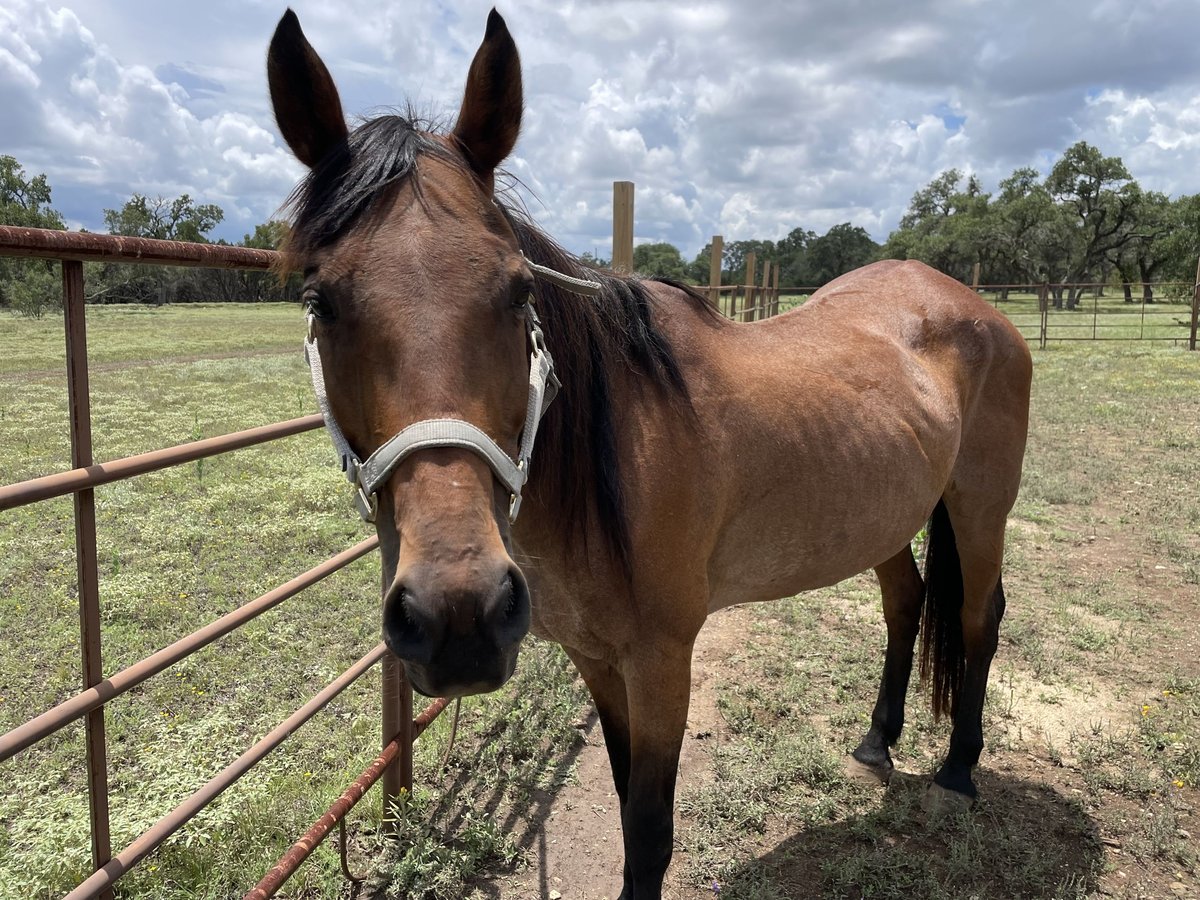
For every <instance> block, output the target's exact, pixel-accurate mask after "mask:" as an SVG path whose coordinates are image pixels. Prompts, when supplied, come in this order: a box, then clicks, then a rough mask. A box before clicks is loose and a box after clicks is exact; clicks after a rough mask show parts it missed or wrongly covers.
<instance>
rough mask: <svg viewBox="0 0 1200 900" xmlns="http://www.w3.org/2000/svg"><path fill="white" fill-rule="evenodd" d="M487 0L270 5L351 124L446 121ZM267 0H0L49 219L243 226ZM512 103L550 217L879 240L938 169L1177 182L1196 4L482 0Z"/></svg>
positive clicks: (15, 90)
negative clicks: (142, 198) (1059, 170)
mask: <svg viewBox="0 0 1200 900" xmlns="http://www.w3.org/2000/svg"><path fill="white" fill-rule="evenodd" d="M491 6H492V2H482V0H458V2H454V3H448V2H437V0H402V2H401V0H339V2H338V3H336V4H333V3H328V2H316V0H293V8H294V9H295V10H296V13H297V14H298V15H299V17H300V22H301V25H302V26H303V28H304V30H305V33H306V35H307V36H308V39H309V41H310V42H311V43H312V44H313V46H314V47H315V48H316V49H317V51H318V53H320V54H321V56H322V58H323V59H324V60H325V63H326V65H327V66H328V68H329V69H330V71H331V73H332V74H333V77H334V80H335V81H336V82H337V84H338V88H339V90H340V92H341V97H342V105H343V108H344V109H345V111H346V113H347V115H349V116H350V117H351V118H352V119H355V118H358V117H363V116H369V115H371V114H372V113H379V112H383V111H387V110H389V109H390V108H397V107H399V108H404V107H405V106H406V104H412V105H413V106H414V107H415V108H416V109H417V110H418V111H420V112H423V113H427V114H430V115H433V116H435V117H437V118H440V119H441V120H442V121H444V122H453V119H454V116H455V114H456V113H457V109H458V104H459V102H460V100H461V96H462V88H463V83H464V81H465V78H466V72H467V67H468V65H469V64H470V60H471V57H472V56H473V54H474V52H475V49H476V48H477V47H478V45H479V41H480V40H481V39H482V37H483V30H484V24H485V22H486V19H487V13H488V10H489V9H490V8H491ZM284 9H285V4H284V2H282V0H273V2H269V3H265V2H261V0H236V2H234V0H205V2H203V3H196V2H189V3H182V2H177V0H66V5H63V3H62V0H0V154H8V155H12V156H15V157H16V158H17V160H18V161H19V162H20V163H21V164H22V165H23V166H24V167H25V170H26V172H27V173H28V174H37V173H42V172H44V173H45V174H46V175H47V177H48V178H49V181H50V184H51V186H52V188H53V203H54V206H55V207H56V208H57V209H58V210H59V211H60V212H62V213H63V215H64V217H65V218H66V220H67V222H68V224H69V225H70V226H71V227H85V228H89V229H92V230H103V210H104V209H105V208H118V207H120V205H121V204H122V203H124V202H125V200H127V199H128V198H129V197H130V195H131V194H133V193H134V192H138V193H143V194H147V195H149V196H152V197H153V196H159V195H162V196H165V197H168V198H171V197H175V196H178V195H179V194H182V193H187V194H189V195H191V196H192V197H193V198H194V199H195V200H196V201H197V202H199V203H216V204H218V205H220V206H221V207H222V208H223V209H224V211H225V221H224V222H223V223H222V224H221V225H220V226H219V227H218V228H217V229H216V231H215V232H214V236H217V237H223V238H225V239H227V240H231V241H239V240H241V238H242V236H243V235H245V234H246V233H248V232H252V231H253V228H254V225H256V224H258V223H260V222H264V221H267V220H268V219H269V218H271V217H273V216H275V215H276V212H277V210H278V208H279V206H280V204H281V203H282V201H283V199H284V198H285V197H286V195H287V194H288V192H289V191H290V189H291V188H292V186H293V185H294V183H295V182H296V181H297V180H298V179H299V178H300V177H301V175H302V174H303V172H304V170H303V167H302V166H301V165H300V164H299V163H298V162H296V161H295V159H293V158H292V156H291V154H290V152H289V151H288V149H287V147H286V145H284V143H283V141H282V139H281V138H280V136H279V132H278V130H277V129H276V127H275V123H274V119H273V117H272V113H271V108H270V101H269V98H268V95H267V86H266V74H265V56H266V49H267V44H268V41H269V40H270V37H271V33H272V31H273V30H274V27H275V23H276V22H277V21H278V19H279V17H280V15H282V13H283V11H284ZM498 9H499V11H500V13H501V14H502V15H503V16H504V17H505V20H506V22H507V24H508V27H509V30H510V31H511V33H512V35H513V37H514V39H515V40H516V42H517V46H518V47H519V49H520V52H521V58H522V63H523V73H524V86H525V115H524V122H523V128H522V133H521V138H520V140H519V142H518V144H517V147H516V149H515V151H514V153H513V155H512V156H510V157H509V159H508V161H507V163H506V167H507V168H508V169H509V170H510V171H511V172H512V173H513V174H514V175H515V176H516V177H517V178H518V179H519V180H520V182H521V183H522V184H523V185H524V190H525V203H526V206H527V207H528V209H529V211H530V213H531V214H532V215H533V216H534V218H535V219H536V220H537V221H538V222H539V224H541V225H542V227H543V228H545V229H546V230H547V231H548V232H549V233H550V234H551V235H553V236H554V237H555V238H557V239H558V240H559V242H560V243H562V244H563V245H564V246H566V247H567V248H568V249H570V250H573V251H575V252H576V253H583V252H593V253H596V254H598V255H600V256H605V257H607V256H609V255H610V252H611V243H612V241H611V234H612V182H613V181H615V180H627V181H633V182H634V183H635V184H636V186H637V187H636V190H637V194H636V201H635V211H636V224H635V240H636V241H637V242H638V243H641V242H644V241H669V242H670V243H672V244H674V245H675V246H677V247H679V248H680V250H681V251H682V252H683V254H684V256H685V258H687V259H691V258H693V257H694V256H695V255H696V253H697V252H698V251H699V250H700V249H701V248H702V247H703V246H704V245H705V244H706V243H707V242H708V240H709V239H710V236H711V235H713V234H721V235H723V237H724V238H725V240H726V242H729V241H734V240H743V239H750V238H763V239H771V240H778V239H779V238H782V237H783V236H785V235H786V234H787V233H788V232H789V231H791V230H792V229H793V228H797V227H803V228H806V229H809V230H812V231H816V232H817V233H824V232H825V231H826V230H827V229H828V228H830V227H831V226H833V225H836V224H838V223H841V222H847V221H848V222H852V223H853V224H855V225H860V226H862V227H864V228H866V229H867V231H868V232H870V233H871V235H872V237H874V238H875V239H876V240H878V241H882V240H884V239H885V238H886V237H887V235H888V233H889V232H890V231H891V230H892V229H893V228H895V227H896V225H897V224H898V223H899V220H900V217H901V216H902V215H903V214H904V211H905V209H906V207H907V205H908V202H909V200H910V199H911V197H912V195H913V193H914V192H915V191H916V190H918V189H919V188H921V187H923V186H924V185H925V184H927V183H928V182H929V181H930V180H931V179H932V178H934V177H935V176H936V175H937V174H938V173H939V172H942V171H944V170H946V169H948V168H951V167H957V168H959V169H961V170H963V171H966V172H972V173H975V174H976V175H978V177H979V178H980V180H981V181H982V183H983V186H984V189H985V190H995V189H996V186H997V184H998V182H999V180H1000V179H1002V178H1004V177H1006V176H1007V175H1008V174H1010V173H1011V172H1012V171H1013V169H1015V168H1017V167H1019V166H1033V167H1034V168H1036V169H1038V170H1039V171H1041V172H1042V173H1043V174H1044V173H1047V172H1048V171H1049V168H1050V167H1051V166H1052V165H1053V163H1054V161H1055V160H1056V159H1057V158H1058V157H1059V156H1060V155H1061V153H1062V152H1063V151H1064V150H1065V149H1066V148H1067V147H1069V146H1070V145H1071V144H1073V143H1075V142H1076V141H1079V140H1087V141H1089V142H1090V143H1092V144H1094V145H1096V146H1098V147H1099V148H1100V149H1101V150H1102V151H1103V152H1104V153H1105V154H1106V155H1110V156H1120V157H1121V158H1122V159H1124V161H1125V163H1126V165H1127V166H1128V168H1129V170H1130V171H1131V173H1132V174H1133V175H1134V177H1135V178H1137V179H1138V181H1139V182H1140V183H1141V185H1142V186H1143V187H1144V188H1146V189H1151V190H1159V191H1163V192H1165V193H1168V194H1170V195H1172V196H1178V195H1180V194H1192V193H1198V192H1200V51H1198V50H1197V48H1196V35H1197V23H1198V21H1200V20H1198V18H1197V12H1198V11H1200V9H1198V6H1197V2H1196V0H1137V2H1131V0H1088V2H1082V0H1010V2H1001V0H995V2H993V0H905V2H896V0H837V2H833V0H790V2H773V0H757V2H755V3H749V2H746V0H742V2H733V0H714V2H707V0H685V2H675V0H624V2H598V0H597V2H588V0H553V2H551V0H520V2H518V0H511V2H508V0H501V2H500V3H499V5H498Z"/></svg>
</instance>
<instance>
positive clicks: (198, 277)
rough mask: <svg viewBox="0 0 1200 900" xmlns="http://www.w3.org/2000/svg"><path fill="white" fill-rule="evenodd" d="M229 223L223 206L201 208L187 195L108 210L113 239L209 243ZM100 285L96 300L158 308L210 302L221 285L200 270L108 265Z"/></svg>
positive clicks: (138, 199) (139, 198)
mask: <svg viewBox="0 0 1200 900" xmlns="http://www.w3.org/2000/svg"><path fill="white" fill-rule="evenodd" d="M224 218H225V213H224V211H222V209H221V207H219V206H217V205H215V204H211V203H206V204H200V205H197V204H196V203H195V201H193V200H192V198H191V197H190V196H189V195H187V194H183V195H182V196H179V197H176V198H175V199H174V200H167V199H166V198H164V197H155V198H154V199H149V198H147V197H146V196H145V195H144V194H134V195H133V196H132V197H130V198H129V200H127V201H125V204H124V205H123V206H122V207H121V208H120V209H106V210H104V224H105V226H106V227H107V228H108V232H109V234H117V235H122V236H124V237H139V238H154V239H157V240H165V241H192V242H197V243H208V234H209V232H210V231H212V230H213V228H215V227H216V226H217V225H218V224H220V222H221V220H222V219H224ZM98 281H99V282H100V288H99V290H98V291H97V292H96V293H95V294H94V295H93V299H97V300H103V301H104V302H134V303H156V304H159V305H161V304H163V303H166V302H168V301H171V300H174V301H184V302H187V301H190V300H198V299H205V298H206V296H207V295H209V294H210V291H211V290H212V288H213V287H214V286H219V285H220V284H221V283H222V282H220V280H219V279H214V278H213V277H212V276H206V275H205V274H204V273H203V272H202V271H201V270H183V269H167V268H164V267H162V266H158V267H153V268H151V267H147V266H116V265H107V264H106V265H104V266H102V267H101V269H100V271H99V276H98Z"/></svg>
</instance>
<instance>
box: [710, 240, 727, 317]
mask: <svg viewBox="0 0 1200 900" xmlns="http://www.w3.org/2000/svg"><path fill="white" fill-rule="evenodd" d="M724 254H725V238H723V237H721V235H719V234H714V235H713V239H712V243H711V244H710V245H709V261H708V288H709V290H708V296H709V298H710V299H711V300H712V303H713V306H715V307H716V308H717V310H718V312H719V311H720V309H721V257H722V256H724Z"/></svg>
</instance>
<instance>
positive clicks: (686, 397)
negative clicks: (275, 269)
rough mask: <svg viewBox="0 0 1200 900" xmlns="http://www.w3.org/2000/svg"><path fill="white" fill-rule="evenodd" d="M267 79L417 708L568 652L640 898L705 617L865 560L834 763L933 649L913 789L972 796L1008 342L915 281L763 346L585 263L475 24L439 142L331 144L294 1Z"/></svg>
mask: <svg viewBox="0 0 1200 900" xmlns="http://www.w3.org/2000/svg"><path fill="white" fill-rule="evenodd" d="M267 68H268V81H269V85H270V94H271V100H272V105H273V109H274V114H275V119H276V122H277V124H278V126H279V131H280V133H281V135H282V136H283V138H284V140H285V142H286V143H287V144H288V146H289V147H290V148H291V150H292V152H293V153H294V154H295V156H296V158H297V159H298V160H299V161H300V162H301V163H303V164H304V165H305V166H307V167H308V170H309V171H308V174H307V175H306V176H305V178H304V179H303V180H302V181H301V183H300V184H299V185H298V186H297V188H296V189H295V191H294V192H293V194H292V195H291V197H290V199H289V201H288V209H289V211H290V215H291V230H290V234H289V237H288V239H287V243H286V246H285V248H284V254H285V260H286V265H287V267H288V268H289V269H292V270H296V271H300V272H302V273H303V279H304V280H303V289H302V299H303V302H304V305H305V308H306V311H307V315H308V323H309V337H308V339H307V341H306V347H307V349H308V352H309V359H310V363H311V364H312V365H313V370H314V385H315V386H316V389H317V392H318V398H319V399H320V400H321V405H322V410H323V412H324V413H325V416H326V422H327V424H328V425H329V427H330V431H331V434H332V435H333V437H334V443H335V446H337V447H338V449H339V452H340V454H341V455H342V458H343V463H344V465H345V466H346V467H347V476H348V478H349V479H350V480H351V481H352V482H353V483H354V484H355V486H356V498H357V502H358V505H359V508H360V512H361V513H362V514H363V516H364V517H365V518H368V519H370V520H372V521H374V523H375V527H376V530H377V532H378V535H379V541H380V550H381V558H382V567H383V584H384V588H383V605H382V630H383V634H384V637H385V640H386V642H387V644H388V646H389V648H390V650H391V651H392V652H393V653H394V654H395V655H396V656H397V657H399V658H400V660H402V662H403V666H404V670H405V672H406V674H407V676H408V678H409V680H410V681H411V683H412V685H413V687H414V688H415V689H416V690H417V691H420V692H422V693H424V694H427V695H431V696H437V695H441V696H447V697H456V696H463V695H467V694H472V693H477V692H484V691H490V690H495V689H496V688H498V687H500V686H501V685H502V684H504V683H505V681H506V680H507V679H508V677H509V676H510V675H511V674H512V672H513V669H514V667H515V665H516V660H517V653H518V648H519V646H520V643H521V641H522V639H523V638H524V637H525V635H526V634H527V633H528V632H530V631H532V633H534V634H536V635H539V636H541V637H543V638H546V639H548V640H551V641H556V642H558V643H559V644H561V645H562V646H563V647H564V648H565V650H566V653H567V654H568V656H569V657H570V659H571V660H572V661H573V663H574V665H575V666H576V668H577V669H578V671H579V673H580V675H581V676H582V678H583V680H584V681H585V682H586V684H587V687H588V688H589V690H590V692H591V695H592V698H593V700H594V702H595V706H596V709H597V711H598V714H599V718H600V722H601V726H602V729H603V734H604V739H605V743H606V745H607V749H608V755H609V760H610V763H611V766H612V775H613V781H614V784H615V787H616V791H617V795H618V797H619V802H620V812H621V827H622V832H623V839H624V853H625V862H624V870H623V888H622V892H621V895H620V896H621V898H623V900H647V898H658V897H660V896H661V891H662V882H663V877H664V873H665V871H666V869H667V867H668V864H669V863H670V859H671V851H672V838H673V827H674V823H673V804H674V793H675V781H676V775H677V768H678V760H679V753H680V746H681V743H682V739H683V734H684V729H685V724H686V717H687V711H688V700H689V693H690V665H691V656H692V647H693V642H694V640H695V638H696V636H697V633H698V632H699V631H700V628H701V626H702V625H703V623H704V621H705V618H706V617H707V616H708V615H709V614H710V613H713V612H715V611H717V610H720V609H722V608H724V607H728V606H731V605H733V604H740V603H747V602H752V601H763V600H771V599H776V598H781V597H787V596H792V595H794V594H796V593H799V592H801V591H806V590H810V589H814V588H818V587H821V586H825V585H831V584H834V583H836V582H838V581H840V580H842V579H845V578H847V577H849V576H852V575H854V574H856V573H859V572H862V571H865V570H867V569H871V568H873V569H874V571H875V573H876V575H877V577H878V580H879V585H880V589H881V592H882V598H883V599H882V605H883V617H884V620H885V623H886V626H887V649H886V654H885V659H884V664H883V673H882V677H881V680H880V686H879V694H878V698H877V699H876V702H875V706H874V711H873V713H872V716H871V724H870V727H869V730H867V731H866V733H865V735H864V736H863V738H862V741H861V743H859V745H858V746H857V747H856V748H855V749H854V750H853V751H852V758H853V759H854V760H856V761H857V763H858V764H859V765H861V766H864V767H866V768H867V770H868V771H871V772H874V773H877V774H878V775H879V776H880V777H886V776H887V774H888V773H889V772H890V771H891V769H892V766H893V763H892V759H891V756H890V753H889V747H890V746H892V745H894V744H895V742H896V740H897V738H898V737H899V735H900V731H901V728H902V726H903V724H904V701H905V692H906V690H907V686H908V683H909V680H910V675H911V672H912V667H913V661H914V654H915V645H916V638H917V636H918V634H920V635H921V636H922V644H921V662H920V673H921V675H922V677H923V678H925V679H926V680H927V681H928V683H929V685H930V693H931V702H932V706H933V710H934V713H935V715H938V716H941V715H943V714H948V715H949V716H950V718H951V719H952V734H951V738H950V744H949V750H948V752H947V755H946V757H945V759H944V761H943V763H942V764H941V766H940V768H938V770H937V772H936V774H935V775H934V777H933V783H932V785H930V787H929V790H930V791H934V792H938V794H939V795H944V796H946V797H949V798H957V799H960V800H964V801H969V800H970V799H972V798H974V797H975V795H976V788H975V785H974V782H973V780H972V777H971V773H972V769H973V768H974V766H975V765H976V764H977V763H978V760H979V756H980V753H981V750H982V747H983V735H982V722H981V715H982V706H983V701H984V693H985V689H986V684H987V678H988V669H989V666H990V664H991V660H992V657H993V654H994V652H995V650H996V646H997V640H998V630H999V625H1000V620H1001V617H1002V616H1003V613H1004V607H1005V597H1004V589H1003V584H1002V578H1001V563H1002V561H1003V548H1004V534H1005V525H1006V522H1007V516H1008V513H1009V511H1010V509H1011V508H1012V506H1013V503H1014V502H1015V500H1016V496H1017V490H1018V487H1019V484H1020V478H1021V465H1022V459H1023V456H1024V448H1025V440H1026V432H1027V426H1028V410H1029V391H1030V383H1031V378H1032V362H1031V357H1030V353H1029V351H1028V349H1027V347H1026V344H1025V341H1024V340H1023V339H1022V337H1021V335H1020V334H1019V333H1018V332H1017V330H1016V329H1015V328H1014V327H1013V326H1012V325H1011V324H1010V323H1009V322H1008V320H1007V319H1006V318H1005V317H1004V316H1003V315H1001V314H999V313H998V312H996V311H995V310H993V309H992V308H991V307H990V306H988V305H987V304H986V303H985V302H983V301H982V300H981V299H980V298H979V297H978V296H977V295H976V294H975V293H974V292H973V291H971V290H970V289H968V288H966V287H965V286H963V285H961V284H959V283H958V282H956V281H953V280H952V279H950V278H949V277H947V276H945V275H942V274H940V273H938V272H935V271H934V270H932V269H930V268H928V267H926V266H924V265H922V264H920V263H918V262H912V261H883V262H878V263H874V264H872V265H869V266H867V267H865V268H862V269H859V270H857V271H854V272H851V273H849V274H846V275H843V276H842V277H840V278H838V279H836V280H835V281H833V282H831V283H830V284H828V285H826V286H825V287H824V288H823V289H821V290H820V291H818V292H816V293H815V294H814V295H813V297H812V298H811V299H810V300H809V301H808V302H807V303H805V304H804V305H803V306H802V307H800V308H798V309H796V310H793V311H790V312H787V313H785V314H782V315H779V316H777V317H773V318H769V319H767V320H765V321H760V322H756V323H753V324H742V323H735V322H732V321H729V320H727V319H725V318H724V317H722V316H721V315H720V314H719V313H718V312H717V311H716V309H715V308H714V306H713V305H712V304H711V302H710V301H709V300H707V299H706V298H705V297H704V296H703V295H701V294H700V293H699V292H697V291H696V290H694V289H692V288H689V287H687V286H685V285H683V284H681V283H678V282H675V281H671V280H667V279H658V280H656V279H643V278H639V277H632V276H628V275H625V274H619V273H615V272H611V271H600V270H593V269H590V268H588V267H585V266H584V265H582V264H581V263H580V261H579V260H578V259H576V258H575V257H573V256H572V255H570V254H569V253H567V252H566V251H565V250H564V249H562V248H561V247H560V246H558V245H557V244H556V243H555V242H554V241H553V240H552V239H551V238H550V237H548V236H547V235H546V234H545V233H543V232H542V231H541V230H540V229H539V228H538V227H537V226H536V225H535V224H533V222H532V221H531V219H530V218H529V217H528V215H527V214H525V213H524V212H523V211H522V210H521V209H520V207H519V205H518V204H516V203H514V202H511V201H509V200H507V199H506V196H505V194H504V192H503V191H500V193H499V194H498V193H497V187H496V176H497V169H498V167H499V166H500V164H501V163H502V161H503V160H504V159H505V158H506V157H508V155H509V154H510V153H511V151H512V150H513V147H514V145H515V143H516V140H517V136H518V132H519V129H520V124H521V114H522V102H523V101H522V86H521V66H520V60H519V56H518V52H517V48H516V44H515V43H514V41H513V38H512V37H511V35H510V33H509V31H508V28H507V26H506V25H505V23H504V21H503V19H502V18H501V17H500V15H498V14H497V13H496V11H495V10H492V12H491V14H490V15H489V16H488V19H487V26H486V30H485V34H484V38H483V41H482V43H481V44H480V46H479V49H478V51H477V53H476V54H475V56H474V58H473V60H472V62H471V65H470V68H469V70H468V74H467V79H466V86H465V89H464V93H463V100H462V105H461V107H460V109H459V111H458V115H457V118H456V120H455V122H454V125H453V126H452V127H451V128H450V129H449V130H440V131H439V130H437V129H433V128H431V127H430V126H427V125H425V124H423V123H421V122H419V121H417V120H416V119H415V118H413V117H411V116H408V115H400V114H389V115H382V116H379V117H376V118H373V119H369V120H367V121H365V122H364V123H362V124H361V125H358V126H357V127H356V128H354V129H353V130H351V129H349V128H348V127H347V125H346V121H345V117H344V115H343V112H342V105H341V101H340V99H339V95H338V92H337V89H336V87H335V85H334V82H333V79H332V78H331V76H330V74H329V71H328V70H327V68H326V67H325V64H324V63H323V62H322V61H321V58H320V57H319V56H318V55H317V53H316V51H315V50H314V49H313V47H312V45H311V44H310V43H309V42H308V40H307V39H306V38H305V36H304V33H303V31H302V30H301V28H300V24H299V21H298V20H297V18H296V16H295V15H294V14H293V13H292V12H291V10H288V11H287V13H286V14H285V15H284V16H283V18H282V19H281V20H280V22H279V25H278V27H277V29H276V31H275V33H274V36H273V38H272V40H271V43H270V48H269V51H268V60H267ZM581 292H582V293H581ZM555 394H557V396H555ZM535 437H536V440H537V443H536V446H535V445H534V438H535ZM926 526H928V532H927V535H928V543H927V552H926V558H925V567H924V571H923V572H922V571H921V570H919V569H918V566H917V564H916V560H915V558H914V554H913V551H912V540H913V538H914V536H915V535H917V534H918V532H920V530H921V529H922V528H923V527H926ZM517 559H520V560H522V564H520V565H518V563H517V562H516V560H517Z"/></svg>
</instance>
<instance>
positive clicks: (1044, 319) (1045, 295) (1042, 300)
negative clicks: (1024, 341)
mask: <svg viewBox="0 0 1200 900" xmlns="http://www.w3.org/2000/svg"><path fill="white" fill-rule="evenodd" d="M1038 311H1039V312H1041V314H1042V316H1041V326H1040V329H1039V330H1040V332H1041V333H1040V335H1039V337H1038V347H1039V349H1042V350H1045V349H1046V332H1047V331H1048V330H1049V328H1050V285H1049V284H1047V283H1046V282H1044V281H1043V282H1042V286H1041V288H1039V289H1038Z"/></svg>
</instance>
